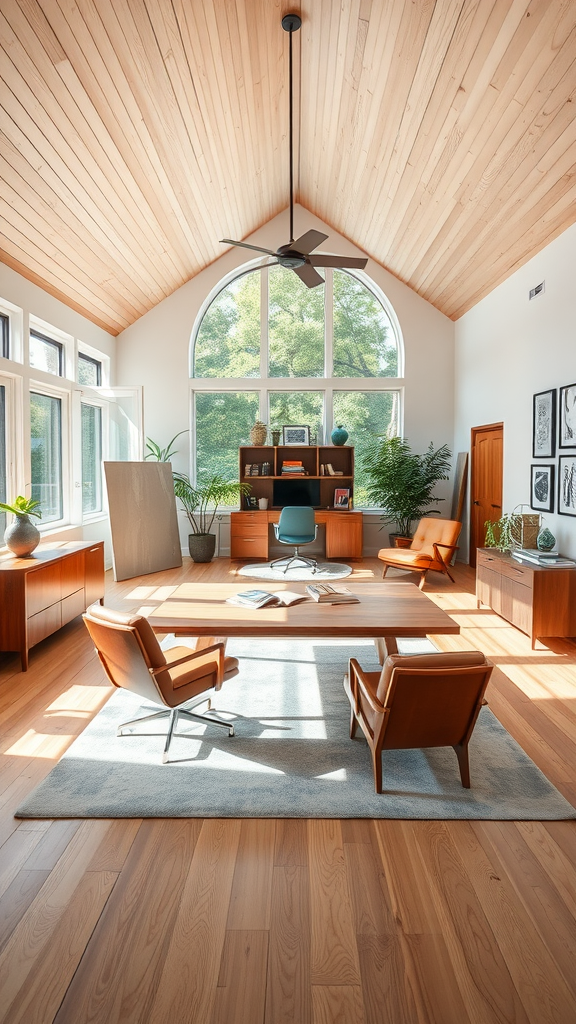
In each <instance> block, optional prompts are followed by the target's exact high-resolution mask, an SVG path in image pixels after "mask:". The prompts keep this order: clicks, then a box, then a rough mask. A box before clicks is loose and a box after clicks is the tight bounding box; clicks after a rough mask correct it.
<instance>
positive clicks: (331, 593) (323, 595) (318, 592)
mask: <svg viewBox="0 0 576 1024" xmlns="http://www.w3.org/2000/svg"><path fill="white" fill-rule="evenodd" d="M306 590H307V591H308V593H309V594H310V597H312V598H314V600H315V601H318V604H358V603H359V598H357V597H355V596H354V594H352V593H351V592H350V591H349V590H348V589H347V588H346V587H333V586H332V584H331V583H308V585H307V587H306Z"/></svg>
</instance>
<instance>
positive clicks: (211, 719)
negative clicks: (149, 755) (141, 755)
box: [116, 697, 234, 764]
mask: <svg viewBox="0 0 576 1024" xmlns="http://www.w3.org/2000/svg"><path fill="white" fill-rule="evenodd" d="M206 703H207V704H208V707H207V709H206V710H207V711H210V709H211V707H212V702H211V700H210V698H209V697H202V698H201V700H197V701H196V703H195V704H193V705H192V708H197V707H199V706H200V704H206ZM192 708H182V707H181V708H165V709H164V710H163V711H156V712H154V714H152V715H145V716H144V717H143V718H133V719H131V721H130V722H123V723H122V725H119V726H118V730H117V732H116V735H117V736H123V735H124V733H123V731H122V730H123V729H128V728H130V726H131V725H140V723H141V722H151V721H153V719H155V718H168V719H169V723H168V732H167V734H166V744H165V746H164V753H163V754H162V764H169V763H170V762H169V761H168V751H169V750H170V744H171V742H172V737H173V736H174V734H175V733H176V727H177V725H178V717H179V716H180V715H183V716H184V718H188V719H190V721H192V722H202V723H203V724H207V723H210V725H219V726H220V727H221V728H223V729H228V735H229V736H234V726H233V725H230V723H229V722H224V721H222V719H221V718H216V717H215V716H214V715H207V714H205V713H204V714H196V713H195V712H194V711H193V710H192ZM176 735H177V733H176Z"/></svg>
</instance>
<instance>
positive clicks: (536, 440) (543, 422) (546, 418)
mask: <svg viewBox="0 0 576 1024" xmlns="http://www.w3.org/2000/svg"><path fill="white" fill-rule="evenodd" d="M555 454H556V388H552V390H551V391H540V392H539V394H537V395H534V399H533V415H532V458H533V459H553V458H554V456H555Z"/></svg>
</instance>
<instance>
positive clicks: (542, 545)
mask: <svg viewBox="0 0 576 1024" xmlns="http://www.w3.org/2000/svg"><path fill="white" fill-rule="evenodd" d="M555 543H556V537H555V536H554V534H553V533H551V532H550V530H549V529H548V527H547V526H543V527H542V529H541V530H540V533H539V534H538V536H537V538H536V547H537V548H538V551H552V548H553V547H554V545H555Z"/></svg>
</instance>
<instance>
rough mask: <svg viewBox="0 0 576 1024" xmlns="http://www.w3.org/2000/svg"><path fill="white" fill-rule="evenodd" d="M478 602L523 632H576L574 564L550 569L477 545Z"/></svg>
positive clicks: (531, 634) (533, 637)
mask: <svg viewBox="0 0 576 1024" xmlns="http://www.w3.org/2000/svg"><path fill="white" fill-rule="evenodd" d="M476 599H477V605H478V607H480V604H487V605H489V607H490V608H492V609H493V610H494V611H495V612H497V613H498V615H501V616H502V618H504V619H507V620H508V622H511V623H512V625H513V626H516V627H517V628H518V629H520V630H521V631H522V632H523V633H527V634H528V636H529V637H530V639H531V641H532V647H534V644H535V641H536V638H537V637H547V636H576V568H574V569H571V568H565V569H554V568H552V569H549V568H545V567H544V566H539V565H527V564H525V563H522V564H521V563H520V562H517V561H516V560H515V559H514V558H511V556H510V555H507V554H504V553H503V552H501V551H498V550H496V549H495V548H479V549H478V551H477V561H476Z"/></svg>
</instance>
